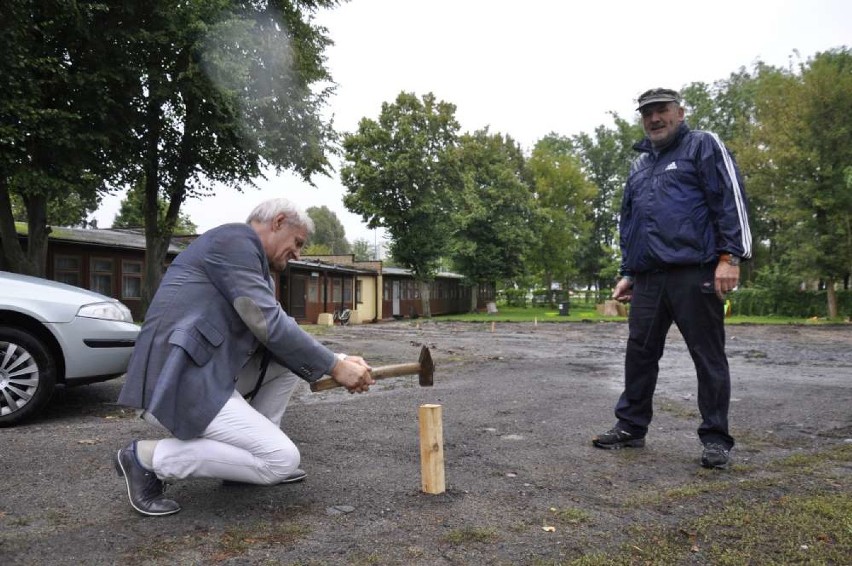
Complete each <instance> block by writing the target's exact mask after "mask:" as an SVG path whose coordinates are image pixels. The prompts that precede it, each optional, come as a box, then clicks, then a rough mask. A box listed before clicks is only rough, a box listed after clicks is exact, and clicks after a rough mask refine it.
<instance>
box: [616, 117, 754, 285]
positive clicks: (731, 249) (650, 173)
mask: <svg viewBox="0 0 852 566" xmlns="http://www.w3.org/2000/svg"><path fill="white" fill-rule="evenodd" d="M634 149H636V150H637V151H639V152H641V154H640V155H639V157H637V158H636V160H635V161H634V162H633V164H632V166H631V167H630V175H629V176H628V178H627V184H626V185H625V188H624V199H623V200H622V203H621V219H620V222H619V230H620V243H621V258H622V259H621V274H622V275H632V274H635V273H642V272H644V271H651V270H654V269H665V268H666V267H667V266H672V265H700V264H707V263H715V262H716V261H717V260H718V257H719V254H720V253H722V252H728V253H730V254H732V255H735V256H738V257H741V258H744V259H747V258H750V257H751V253H752V249H751V231H750V229H749V225H748V213H747V210H746V209H747V206H748V203H747V201H746V196H745V192H744V190H743V182H742V178H741V176H740V172H739V170H738V169H737V165H736V163H735V162H734V158H733V157H732V156H731V154H730V153H729V152H728V150H727V148H726V147H725V145H724V144H723V143H722V141H721V140H720V139H719V136H717V135H716V134H714V133H711V132H703V131H699V130H690V129H689V127H687V125H686V124H685V123H682V124H681V125H680V126H679V128H678V130H677V132H676V134H675V139H674V140H673V141H672V143H670V144H669V145H668V146H667V147H665V148H663V149H662V150H661V151H659V152H655V151H654V150H653V148H652V147H651V142H650V140H648V138H645V139H644V140H642V141H641V142H639V143H638V144H636V145H635V146H634Z"/></svg>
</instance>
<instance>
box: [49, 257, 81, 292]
mask: <svg viewBox="0 0 852 566" xmlns="http://www.w3.org/2000/svg"><path fill="white" fill-rule="evenodd" d="M53 278H54V279H55V280H56V281H59V282H60V283H67V284H68V285H74V286H75V287H79V286H80V257H79V256H71V255H58V256H56V258H55V259H54V260H53Z"/></svg>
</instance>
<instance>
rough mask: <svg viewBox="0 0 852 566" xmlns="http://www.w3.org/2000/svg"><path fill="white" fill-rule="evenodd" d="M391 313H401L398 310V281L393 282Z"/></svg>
mask: <svg viewBox="0 0 852 566" xmlns="http://www.w3.org/2000/svg"><path fill="white" fill-rule="evenodd" d="M391 314H392V315H393V316H399V315H400V314H401V313H400V312H399V281H394V282H393V310H392V312H391Z"/></svg>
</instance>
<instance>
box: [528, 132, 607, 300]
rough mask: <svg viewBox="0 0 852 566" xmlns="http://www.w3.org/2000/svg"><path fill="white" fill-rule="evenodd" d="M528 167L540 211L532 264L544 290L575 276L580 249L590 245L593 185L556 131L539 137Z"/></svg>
mask: <svg viewBox="0 0 852 566" xmlns="http://www.w3.org/2000/svg"><path fill="white" fill-rule="evenodd" d="M528 167H529V169H530V173H531V175H532V178H533V182H534V187H535V188H534V190H535V195H536V199H537V202H538V207H539V211H540V216H539V218H538V219H537V221H536V223H535V229H536V231H537V232H538V241H537V242H534V246H533V249H532V250H531V252H530V259H531V266H534V267H533V270H534V271H536V272H538V273H541V274H542V279H543V281H542V282H543V283H544V284H545V285H546V287H548V288H549V287H550V284H551V283H552V282H554V281H558V282H562V283H565V284H569V283H571V282H573V281H574V280H576V279H577V277H578V273H579V266H578V257H579V256H580V253H581V250H583V249H587V248H588V247H589V240H590V239H591V230H590V228H591V225H590V221H589V218H590V217H591V212H590V211H591V202H592V201H593V199H594V198H595V195H596V194H597V188H596V187H595V185H594V184H592V183H591V182H590V181H589V179H588V178H587V177H586V175H585V173H584V172H583V170H582V167H581V164H580V161H579V160H578V158H577V157H576V156H575V155H574V149H573V145H572V143H571V140H569V139H568V138H565V137H562V136H558V135H556V134H550V135H548V136H546V137H544V138H542V139H541V140H539V142H538V143H537V144H536V146H535V148H533V151H532V155H531V156H530V159H529V162H528Z"/></svg>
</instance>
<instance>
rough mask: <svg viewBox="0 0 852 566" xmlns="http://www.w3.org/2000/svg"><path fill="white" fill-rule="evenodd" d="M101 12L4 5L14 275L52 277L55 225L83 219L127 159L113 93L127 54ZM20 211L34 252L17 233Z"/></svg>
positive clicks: (2, 180) (3, 107) (5, 151)
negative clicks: (48, 269)
mask: <svg viewBox="0 0 852 566" xmlns="http://www.w3.org/2000/svg"><path fill="white" fill-rule="evenodd" d="M103 13H104V6H103V4H102V3H101V2H92V1H88V2H87V1H80V2H73V3H61V2H60V3H38V2H35V3H34V2H31V1H28V0H8V1H6V2H4V3H3V17H2V29H1V30H0V53H2V54H3V56H2V57H0V76H2V77H3V82H4V84H3V88H2V89H0V116H2V117H3V119H2V120H0V233H2V234H3V235H4V236H6V237H3V238H0V240H2V241H3V255H4V256H5V257H6V259H7V260H8V262H9V264H10V266H11V269H13V270H15V271H22V272H28V273H33V274H36V275H44V270H45V259H46V249H47V234H48V232H49V229H48V225H49V224H55V225H75V224H78V223H80V222H82V220H83V219H84V218H85V217H86V215H87V214H88V213H89V212H90V211H91V210H94V209H95V208H96V206H97V204H98V201H99V195H100V193H102V192H104V191H106V190H107V184H106V183H107V181H109V180H113V179H115V177H116V176H117V174H118V172H119V171H120V169H121V168H122V166H124V165H125V164H126V163H127V161H128V159H129V154H128V152H127V148H126V146H125V145H124V144H122V143H121V139H122V138H123V137H124V136H125V135H126V133H125V128H124V124H122V118H123V115H122V113H121V111H120V108H119V107H118V104H117V103H116V98H115V97H116V95H117V93H118V92H119V91H120V85H121V81H122V79H123V76H122V75H121V73H120V72H118V70H117V66H118V65H119V62H120V61H121V60H122V59H123V57H122V56H120V55H119V51H117V50H116V49H115V46H114V45H112V44H110V42H109V41H108V39H107V38H106V36H105V35H104V34H103V33H102V31H103V30H102V29H100V28H99V26H98V25H96V22H97V20H98V19H99V18H100V17H101V15H102V14H103ZM121 55H123V53H121ZM13 199H14V200H15V201H16V204H15V205H14V206H16V207H18V210H16V211H13V210H12V207H13V202H12V201H13ZM20 207H23V209H24V210H25V218H26V220H27V223H28V224H29V230H28V233H29V239H28V243H27V249H26V252H24V250H22V249H21V248H20V246H19V245H18V241H17V239H14V238H11V237H10V236H11V235H12V233H13V229H12V222H13V221H14V218H15V217H18V218H22V215H21V211H20Z"/></svg>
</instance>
